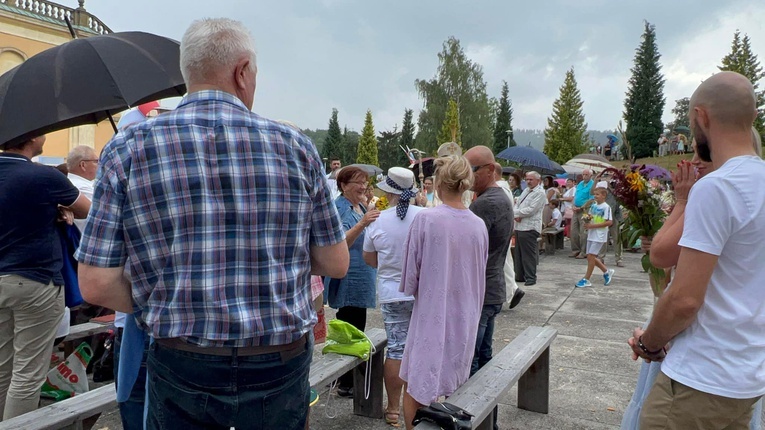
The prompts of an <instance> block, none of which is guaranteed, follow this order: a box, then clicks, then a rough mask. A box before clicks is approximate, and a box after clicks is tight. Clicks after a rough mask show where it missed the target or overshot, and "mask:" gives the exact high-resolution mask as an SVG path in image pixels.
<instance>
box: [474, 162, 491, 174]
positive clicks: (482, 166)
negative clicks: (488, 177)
mask: <svg viewBox="0 0 765 430" xmlns="http://www.w3.org/2000/svg"><path fill="white" fill-rule="evenodd" d="M489 164H493V163H488V164H483V165H481V166H472V167H471V169H473V173H475V172H477V171H479V170H481V169H482V168H484V167H486V166H488V165H489Z"/></svg>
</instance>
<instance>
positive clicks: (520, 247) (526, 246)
mask: <svg viewBox="0 0 765 430" xmlns="http://www.w3.org/2000/svg"><path fill="white" fill-rule="evenodd" d="M526 184H527V187H526V189H525V190H523V193H521V195H520V196H519V197H518V202H517V203H516V204H515V207H514V208H513V213H514V214H515V249H514V252H515V254H514V255H513V259H514V260H515V280H516V281H517V282H524V285H527V286H530V285H534V284H536V283H537V265H538V264H539V246H538V245H537V238H539V235H540V234H541V233H542V210H544V207H545V205H546V204H547V196H545V190H544V187H543V186H542V176H541V175H540V174H539V173H537V172H534V171H531V172H528V173H526Z"/></svg>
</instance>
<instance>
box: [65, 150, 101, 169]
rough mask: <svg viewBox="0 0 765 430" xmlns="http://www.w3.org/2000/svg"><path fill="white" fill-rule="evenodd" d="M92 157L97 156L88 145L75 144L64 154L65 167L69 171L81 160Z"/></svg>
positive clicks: (76, 166)
mask: <svg viewBox="0 0 765 430" xmlns="http://www.w3.org/2000/svg"><path fill="white" fill-rule="evenodd" d="M94 158H98V157H97V156H96V151H95V150H94V149H93V148H91V147H90V146H87V145H80V146H75V147H74V148H72V150H71V151H69V154H68V155H67V156H66V168H67V169H69V171H72V170H75V169H77V168H78V167H79V166H80V162H81V161H82V160H92V159H94Z"/></svg>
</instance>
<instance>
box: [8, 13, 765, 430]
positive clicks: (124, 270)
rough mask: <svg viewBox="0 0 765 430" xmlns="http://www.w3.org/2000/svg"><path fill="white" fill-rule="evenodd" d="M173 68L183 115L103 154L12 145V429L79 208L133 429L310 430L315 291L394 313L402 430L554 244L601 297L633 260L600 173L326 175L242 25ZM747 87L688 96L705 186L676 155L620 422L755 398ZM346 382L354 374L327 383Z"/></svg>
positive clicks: (762, 362)
mask: <svg viewBox="0 0 765 430" xmlns="http://www.w3.org/2000/svg"><path fill="white" fill-rule="evenodd" d="M180 58H181V69H182V72H183V76H184V79H185V81H186V84H187V88H188V94H187V95H186V96H185V97H184V98H183V100H182V101H181V102H180V104H179V106H178V108H177V109H175V110H174V111H171V112H168V113H165V114H162V115H160V116H158V117H156V118H152V119H149V120H147V121H141V122H138V123H136V124H133V125H131V126H129V127H127V128H125V129H123V130H121V131H120V132H119V133H117V134H116V135H115V136H114V137H113V138H112V140H111V141H110V142H109V143H108V144H107V145H106V147H105V148H104V150H103V152H102V153H101V155H100V157H96V156H95V153H93V152H92V149H91V150H90V151H89V150H88V149H86V148H75V150H74V151H73V152H72V154H70V159H69V160H68V161H69V166H68V167H69V175H70V177H69V180H68V179H67V178H66V177H65V176H63V175H61V174H60V173H58V172H56V171H55V170H54V169H51V168H49V167H44V166H38V165H35V164H33V163H31V162H30V160H31V158H32V157H34V156H36V155H39V154H40V153H41V152H42V146H43V144H44V142H45V138H44V137H40V138H34V139H30V140H29V141H27V142H24V143H21V144H19V145H16V146H14V147H7V146H6V147H4V148H2V149H3V150H4V152H3V153H2V154H0V204H2V205H3V207H12V208H14V210H13V211H12V212H11V211H7V210H4V211H2V213H1V214H0V225H2V226H3V229H2V231H0V235H2V241H0V257H2V258H0V286H2V288H1V289H0V393H1V394H2V395H0V410H2V411H3V419H9V418H12V417H14V416H18V415H21V414H23V413H26V412H28V411H31V410H33V409H35V408H36V407H37V404H38V400H39V388H40V385H41V384H42V382H43V380H44V377H45V371H46V370H47V364H48V363H49V361H48V360H49V358H50V355H51V351H52V348H53V343H54V337H55V333H56V327H57V326H58V325H59V323H60V322H61V320H62V318H63V314H64V312H65V310H64V291H63V288H62V286H63V281H62V279H61V275H60V270H61V268H62V264H63V263H62V260H63V257H64V256H63V255H62V251H61V247H60V246H58V245H59V240H58V237H57V234H58V232H57V222H58V221H63V222H67V221H68V222H73V219H74V218H77V219H78V220H81V219H86V221H85V223H84V224H82V223H79V222H78V224H77V227H78V229H79V230H80V231H81V233H82V237H81V241H80V245H79V248H78V250H77V252H76V254H75V257H76V260H77V261H78V263H79V269H78V270H79V273H78V274H79V276H78V278H79V288H80V291H81V293H82V296H83V298H84V299H85V300H86V301H87V302H88V303H90V304H91V305H94V306H102V307H105V308H108V309H112V310H115V311H119V312H122V313H123V315H124V322H123V325H124V328H123V329H122V330H123V331H121V332H120V340H121V348H122V353H121V354H120V362H119V365H118V369H117V371H116V372H117V380H118V385H117V390H118V396H117V398H118V401H119V402H120V412H121V415H122V419H123V426H124V427H125V428H144V425H145V428H148V429H166V428H188V429H197V428H198V429H207V428H229V427H235V428H264V429H272V428H284V429H302V428H306V427H307V425H308V423H307V421H308V410H309V396H310V394H309V393H310V386H309V383H308V372H309V368H310V363H311V360H312V356H313V349H314V336H313V330H314V327H315V325H316V323H317V312H316V311H317V308H319V307H320V306H321V305H320V304H319V305H317V302H316V301H315V300H319V299H320V298H321V297H322V295H323V296H324V297H325V300H326V303H327V304H328V305H329V306H330V307H332V308H335V309H337V313H336V318H337V319H338V320H341V321H344V322H346V323H348V324H351V325H352V326H354V327H356V328H358V329H359V330H361V331H363V330H365V328H366V324H367V311H368V309H373V308H375V307H376V306H377V305H378V304H379V305H380V309H381V312H382V316H383V322H384V326H385V330H386V335H387V338H388V349H387V352H386V361H385V364H384V383H385V389H386V392H387V398H388V404H387V406H386V408H385V421H386V422H387V423H389V424H391V425H393V426H398V425H400V424H401V422H402V421H403V423H404V424H405V426H406V428H407V429H411V428H413V424H412V419H413V417H414V415H415V413H416V411H417V409H419V408H421V407H422V406H425V405H428V404H430V403H431V402H433V401H436V400H438V399H440V398H442V397H445V396H449V395H450V394H452V393H453V392H454V391H455V390H456V389H457V388H458V387H460V386H461V385H462V384H464V383H465V382H466V381H467V380H468V378H469V377H470V376H472V375H474V374H475V373H476V372H478V371H479V370H480V369H481V368H482V367H483V366H485V365H486V364H487V363H488V362H489V361H490V360H491V358H492V355H493V345H492V339H493V334H494V327H495V321H496V317H497V315H498V314H499V313H500V312H501V311H502V308H503V305H505V304H506V303H507V304H508V307H509V308H510V309H512V308H514V307H515V306H518V305H519V303H520V302H521V299H522V298H523V296H524V294H525V293H524V291H523V290H522V289H521V288H519V287H518V284H519V283H523V285H524V286H526V287H529V286H533V285H535V284H536V283H537V281H538V277H537V267H538V264H539V252H540V248H539V241H538V238H539V237H540V235H541V234H543V232H545V233H546V232H549V231H553V232H558V231H559V230H560V229H567V230H568V231H569V235H570V242H571V251H572V252H571V255H570V256H571V257H572V258H577V259H587V263H588V264H587V269H586V274H585V276H584V278H582V279H581V280H579V282H576V286H577V287H588V286H591V285H592V282H591V280H590V278H591V276H592V274H593V271H594V269H595V268H596V267H597V268H599V269H600V270H601V271H602V272H603V283H604V284H605V285H609V284H610V283H611V281H612V277H613V275H614V271H613V270H611V269H608V268H607V266H606V265H605V257H606V250H607V249H608V244H609V243H611V245H612V247H613V249H614V257H615V261H614V264H615V265H616V266H617V267H621V266H622V265H623V263H622V259H621V252H622V251H621V246H620V244H619V243H620V242H619V234H618V231H619V227H618V226H619V220H620V219H621V217H622V214H621V212H620V211H621V209H620V207H619V203H618V202H617V201H616V200H615V198H614V196H613V193H612V192H611V191H610V186H611V185H610V183H609V178H608V177H607V176H604V175H600V176H599V177H593V172H591V171H590V170H585V171H584V172H583V173H582V175H581V178H578V179H577V180H572V179H569V180H566V181H565V185H560V184H558V182H557V181H556V180H555V179H554V178H543V177H542V175H540V174H539V173H538V172H535V171H527V172H524V175H523V180H521V175H519V174H512V175H509V177H508V178H507V179H506V180H505V179H503V177H502V168H501V166H500V165H499V164H498V163H497V162H496V160H495V157H494V154H493V153H492V151H491V150H490V149H489V148H488V147H485V146H480V145H479V146H474V147H472V148H470V149H469V150H467V151H466V152H465V153H464V154H462V151H461V150H460V149H459V147H457V148H456V149H455V146H456V144H454V143H447V144H444V145H442V147H441V148H440V149H439V154H438V155H439V157H438V158H436V160H435V161H434V163H435V173H434V175H433V176H432V177H429V178H427V179H426V180H425V181H424V183H423V189H422V190H419V189H418V188H417V186H416V183H415V178H414V174H413V173H412V172H411V170H409V169H405V168H391V169H390V170H389V171H388V172H387V175H386V176H384V177H382V178H380V179H379V180H375V181H373V183H374V186H373V187H371V188H370V184H371V182H370V174H369V172H367V171H365V170H363V169H362V168H360V167H356V166H347V167H345V168H343V167H342V164H341V160H339V159H334V158H333V159H331V160H330V166H331V169H332V172H331V174H330V177H327V175H326V174H325V172H324V168H323V163H322V159H321V157H320V156H319V154H318V152H317V150H316V147H315V146H314V144H313V143H312V142H311V141H310V140H309V139H308V138H307V137H306V136H305V135H304V134H303V133H301V132H300V130H299V129H298V128H296V127H294V126H292V125H290V124H289V123H285V122H280V121H272V120H269V119H266V118H263V117H261V116H259V115H257V114H255V113H253V112H251V109H252V106H253V98H254V93H255V88H256V77H257V65H256V55H255V50H254V44H253V41H252V37H251V36H250V33H249V31H248V30H247V29H246V28H245V27H244V26H243V25H242V24H241V23H239V22H236V21H233V20H229V19H204V20H200V21H195V22H194V23H192V24H191V26H190V27H189V29H188V30H187V31H186V33H185V34H184V36H183V39H182V41H181V56H180ZM753 95H754V91H753V89H752V86H751V83H749V82H748V81H747V80H746V79H745V78H743V77H742V76H740V75H737V74H733V73H720V74H718V75H715V76H713V77H711V78H709V79H708V80H707V81H705V82H704V83H703V84H702V85H701V86H700V87H699V89H698V90H697V91H696V93H695V94H694V97H693V98H692V99H691V120H692V122H693V124H694V136H695V142H694V143H693V145H692V147H693V148H694V149H695V151H696V153H697V158H695V159H694V161H693V166H695V167H696V170H697V171H698V172H699V173H704V174H706V176H705V177H704V178H703V179H699V180H698V181H697V180H696V175H694V174H693V172H692V169H691V164H687V163H683V164H682V165H680V166H679V173H677V175H676V176H675V178H674V179H675V189H676V193H677V202H678V203H677V205H676V206H675V209H674V211H673V212H672V215H670V218H669V219H668V221H667V223H666V224H665V226H664V228H663V229H662V231H661V232H660V233H659V234H658V235H657V236H656V237H655V238H654V239H653V242H652V243H645V242H644V243H643V245H644V247H648V246H650V249H651V259H652V261H653V262H654V264H656V265H657V266H659V267H667V268H670V267H675V269H674V271H673V276H672V285H671V288H666V291H665V293H664V294H663V295H662V297H661V298H660V299H659V301H658V303H657V306H656V312H655V313H654V315H653V317H652V319H651V320H650V323H649V324H647V325H646V327H644V328H641V329H636V330H635V332H634V333H633V337H632V338H631V339H630V341H629V345H630V347H631V348H632V351H633V353H634V358H635V359H637V358H638V357H639V358H643V359H644V360H646V362H662V361H663V363H662V365H661V370H660V371H659V370H657V367H658V366H655V365H654V366H650V365H648V364H646V366H645V368H644V369H645V372H642V371H641V384H643V385H645V389H644V390H643V389H641V387H640V386H639V387H638V390H636V397H635V398H633V403H631V408H633V409H635V410H637V411H638V412H637V414H633V415H631V416H632V418H630V420H632V421H629V422H628V423H627V424H625V425H626V426H628V427H626V428H630V427H629V426H637V425H638V424H637V423H638V421H639V426H640V428H643V429H654V428H656V429H658V428H721V429H722V428H730V429H734V428H747V426H748V423H749V422H750V419H751V418H752V416H753V407H754V405H755V403H756V402H757V400H758V399H759V398H760V397H761V396H762V395H763V394H765V375H764V374H763V372H762V369H763V368H765V367H764V366H765V347H763V344H764V343H763V341H762V325H763V323H764V322H765V307H763V305H762V303H764V302H765V289H762V288H760V285H759V284H760V280H761V279H762V278H763V277H765V266H763V265H762V264H758V263H760V262H762V261H765V248H763V247H761V246H759V245H758V244H759V241H761V238H762V237H764V236H765V217H764V216H763V215H762V214H763V213H765V210H764V209H765V208H764V207H763V206H764V205H765V190H763V189H762V187H761V186H759V184H760V183H762V182H763V181H764V180H765V164H764V163H763V161H762V160H761V159H758V158H757V157H756V156H755V153H754V151H753V150H752V144H751V143H750V142H751V140H752V135H751V130H750V128H751V125H752V121H753V119H754V116H753V115H754V112H755V109H754V107H755V104H754V103H755V102H754V97H753ZM704 163H706V164H704ZM96 166H98V170H97V172H96ZM712 170H714V171H712ZM375 189H377V190H379V193H382V195H383V196H384V200H383V199H382V197H383V196H378V195H375V193H376V192H375ZM29 190H38V191H39V192H30V191H29ZM43 191H44V192H43ZM375 199H379V200H381V201H387V204H388V207H387V208H378V204H377V203H378V202H376V201H375ZM709 202H712V204H709ZM550 229H553V230H550ZM53 245H55V246H53ZM322 289H323V290H324V291H323V293H322V291H321V290H322ZM318 303H321V300H319V302H318ZM149 338H151V339H153V342H151V343H149V341H148V339H149ZM670 343H671V348H670V347H669V346H670ZM141 368H143V373H141ZM141 375H143V376H141ZM649 375H653V376H649ZM657 375H658V376H657ZM654 377H655V382H654V380H653V378H654ZM141 378H146V385H145V386H144V382H143V379H141ZM355 388H356V387H354V386H353V377H352V375H351V374H346V375H343V376H342V377H341V378H339V381H338V384H337V394H338V395H340V396H352V395H353V392H354V389H355ZM644 392H645V393H649V392H650V394H646V395H645V396H643V394H642V393H644ZM144 397H145V398H146V402H143V398H144ZM128 405H129V406H130V408H126V406H128ZM402 407H403V420H402V417H401V416H400V411H401V409H402ZM144 409H145V411H144ZM144 416H145V423H144ZM627 419H628V417H627V415H625V420H627ZM495 425H496V420H495Z"/></svg>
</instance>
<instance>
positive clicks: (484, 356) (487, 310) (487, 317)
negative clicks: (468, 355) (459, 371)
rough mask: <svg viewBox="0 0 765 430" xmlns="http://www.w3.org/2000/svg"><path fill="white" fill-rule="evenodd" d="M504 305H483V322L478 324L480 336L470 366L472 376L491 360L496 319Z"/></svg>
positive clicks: (477, 338)
mask: <svg viewBox="0 0 765 430" xmlns="http://www.w3.org/2000/svg"><path fill="white" fill-rule="evenodd" d="M501 310H502V305H483V309H481V320H480V321H479V323H478V336H477V337H476V341H475V353H474V354H473V364H472V366H470V376H473V375H475V373H476V372H478V370H479V369H480V368H482V367H483V366H484V365H486V363H488V362H489V360H491V353H492V352H491V343H492V339H491V338H492V337H493V336H494V319H495V318H496V316H497V314H498V313H499V311H501Z"/></svg>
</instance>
